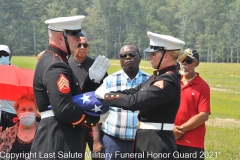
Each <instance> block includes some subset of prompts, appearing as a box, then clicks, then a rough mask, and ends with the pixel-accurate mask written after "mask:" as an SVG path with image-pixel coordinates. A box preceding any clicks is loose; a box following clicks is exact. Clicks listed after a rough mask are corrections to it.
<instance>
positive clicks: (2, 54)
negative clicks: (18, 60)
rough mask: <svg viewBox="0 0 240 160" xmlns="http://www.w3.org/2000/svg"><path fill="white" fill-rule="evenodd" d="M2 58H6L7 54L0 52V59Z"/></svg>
mask: <svg viewBox="0 0 240 160" xmlns="http://www.w3.org/2000/svg"><path fill="white" fill-rule="evenodd" d="M2 56H4V57H7V56H9V53H7V52H0V58H2Z"/></svg>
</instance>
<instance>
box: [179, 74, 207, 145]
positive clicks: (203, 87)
mask: <svg viewBox="0 0 240 160" xmlns="http://www.w3.org/2000/svg"><path fill="white" fill-rule="evenodd" d="M199 112H208V113H210V88H209V86H208V84H207V83H206V82H205V81H204V80H203V79H202V78H201V77H200V76H199V75H197V76H196V78H195V79H193V80H192V81H191V82H189V83H188V84H187V85H185V86H184V85H183V84H182V83H181V103H180V107H179V109H178V113H177V115H176V119H175V125H177V126H181V125H182V124H183V123H185V122H186V121H188V120H189V119H190V118H191V117H193V116H195V115H196V114H198V113H199ZM205 133H206V127H205V124H202V125H201V126H199V127H198V128H195V129H193V130H191V131H188V132H186V133H185V134H184V135H183V136H182V137H181V138H180V139H179V140H177V141H176V143H177V144H178V145H183V146H189V147H196V148H204V137H205Z"/></svg>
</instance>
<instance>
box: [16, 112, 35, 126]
mask: <svg viewBox="0 0 240 160" xmlns="http://www.w3.org/2000/svg"><path fill="white" fill-rule="evenodd" d="M35 118H36V117H35V113H33V112H24V113H20V115H19V120H20V122H21V123H22V124H23V125H24V126H26V127H29V126H31V125H32V124H33V122H35Z"/></svg>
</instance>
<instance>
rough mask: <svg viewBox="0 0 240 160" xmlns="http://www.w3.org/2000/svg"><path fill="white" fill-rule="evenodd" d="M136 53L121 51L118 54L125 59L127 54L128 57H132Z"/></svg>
mask: <svg viewBox="0 0 240 160" xmlns="http://www.w3.org/2000/svg"><path fill="white" fill-rule="evenodd" d="M136 55H137V53H136V52H125V53H121V54H120V58H121V59H126V58H127V56H129V57H131V58H134V57H135V56H136Z"/></svg>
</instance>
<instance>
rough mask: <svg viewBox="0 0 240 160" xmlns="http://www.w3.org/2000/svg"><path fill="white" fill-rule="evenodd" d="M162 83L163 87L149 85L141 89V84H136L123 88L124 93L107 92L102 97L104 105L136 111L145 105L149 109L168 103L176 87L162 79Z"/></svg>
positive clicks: (173, 95)
mask: <svg viewBox="0 0 240 160" xmlns="http://www.w3.org/2000/svg"><path fill="white" fill-rule="evenodd" d="M163 83H164V88H163V89H161V88H159V87H157V86H155V85H150V86H146V87H145V88H142V89H141V86H138V87H136V88H134V89H130V90H127V91H126V90H125V91H124V92H125V93H124V94H123V93H107V94H106V95H105V97H104V105H106V106H115V107H119V108H123V109H125V110H131V111H136V110H140V109H144V108H145V107H147V108H148V109H149V108H154V107H157V106H159V105H161V104H164V103H168V102H170V101H172V100H173V98H174V97H175V94H176V92H175V90H176V89H175V85H174V84H173V83H172V82H169V81H164V82H163Z"/></svg>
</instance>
